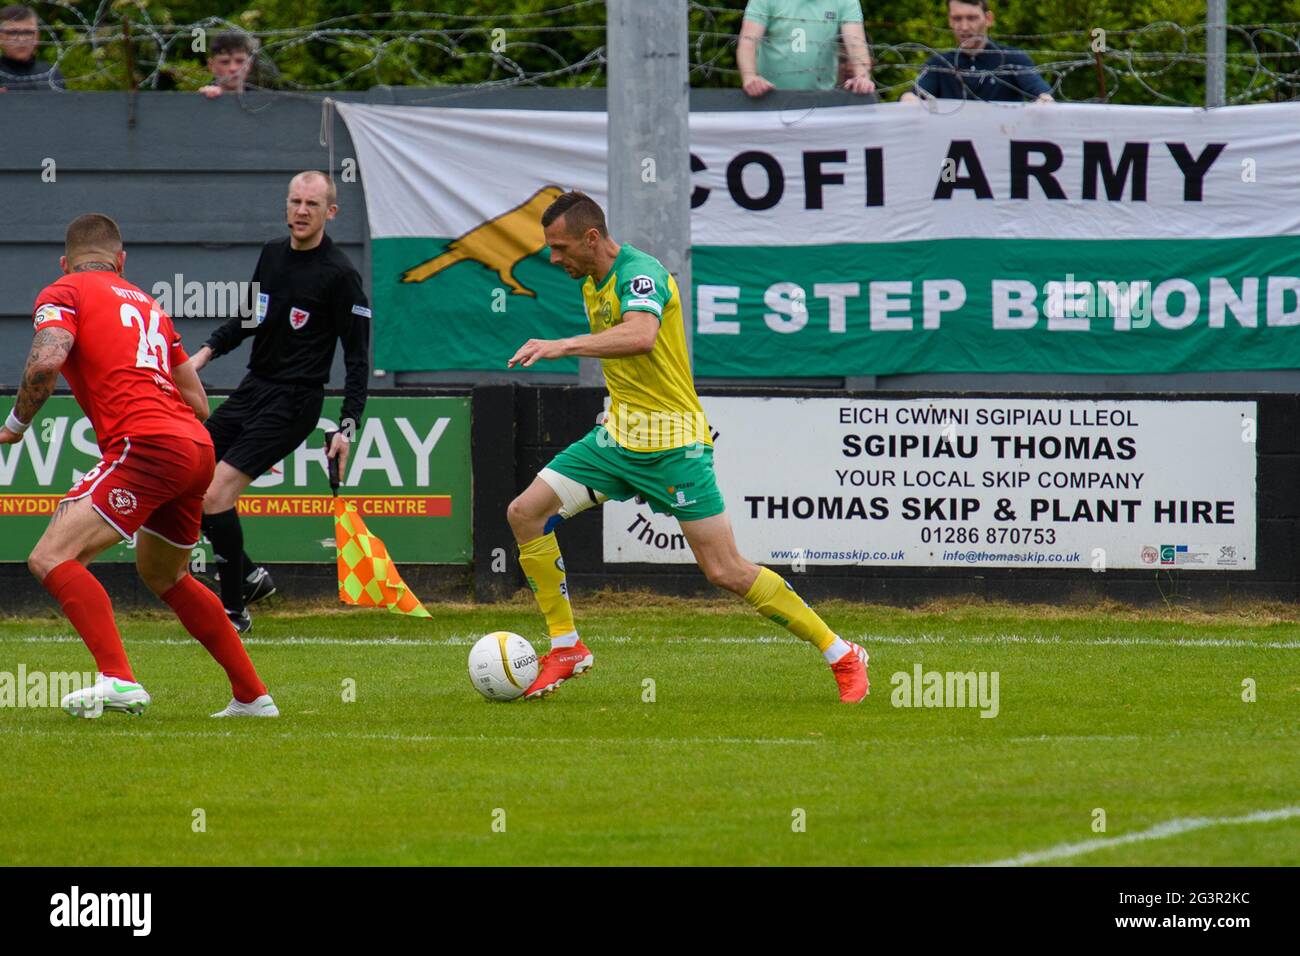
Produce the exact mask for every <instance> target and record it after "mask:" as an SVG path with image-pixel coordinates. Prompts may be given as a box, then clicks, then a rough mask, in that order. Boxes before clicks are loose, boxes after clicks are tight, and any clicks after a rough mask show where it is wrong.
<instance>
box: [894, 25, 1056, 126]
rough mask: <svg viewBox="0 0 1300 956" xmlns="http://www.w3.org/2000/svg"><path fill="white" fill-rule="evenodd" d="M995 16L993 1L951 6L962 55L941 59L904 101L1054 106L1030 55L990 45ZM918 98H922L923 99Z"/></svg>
mask: <svg viewBox="0 0 1300 956" xmlns="http://www.w3.org/2000/svg"><path fill="white" fill-rule="evenodd" d="M992 26H993V10H992V9H991V8H990V6H989V0H950V2H949V4H948V27H949V29H951V30H952V33H953V36H954V37H955V38H956V40H957V49H955V50H950V51H949V52H947V53H936V54H934V55H933V56H931V57H930V58H929V59H928V60H926V61H925V67H924V69H923V70H922V71H921V74H920V75H919V76H918V77H917V78H916V84H915V85H916V92H915V93H914V92H907V93H904V94H903V95H902V96H901V97H899V100H900V102H903V103H914V102H917V101H918V100H919V99H920V98H921V97H926V98H930V99H949V100H985V101H993V102H1011V103H1017V102H1022V101H1024V100H1026V99H1029V100H1036V101H1038V102H1042V103H1051V102H1053V100H1052V93H1051V88H1050V87H1049V86H1048V85H1047V84H1046V83H1045V82H1043V78H1042V77H1041V76H1039V74H1038V67H1036V66H1035V65H1034V61H1033V60H1031V59H1030V58H1029V54H1027V53H1025V51H1024V50H1017V49H1016V48H1015V47H1010V46H1003V45H1002V44H1000V43H995V42H994V41H993V40H991V39H989V28H990V27H992ZM918 94H920V95H919V96H918Z"/></svg>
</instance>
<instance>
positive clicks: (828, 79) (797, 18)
mask: <svg viewBox="0 0 1300 956" xmlns="http://www.w3.org/2000/svg"><path fill="white" fill-rule="evenodd" d="M841 38H842V39H843V42H844V50H845V55H846V60H847V63H848V69H849V73H850V76H849V78H848V79H847V80H845V81H844V89H846V90H848V91H849V92H850V93H871V92H873V91H874V90H875V88H876V85H875V83H873V82H872V80H871V52H870V50H868V48H867V35H866V32H865V30H864V29H863V26H862V7H861V6H860V5H859V3H858V0H749V2H748V3H747V4H746V5H745V19H744V22H743V23H742V24H741V27H740V40H739V42H738V44H737V46H736V65H737V66H738V67H740V81H741V84H742V85H743V87H744V89H745V92H746V93H748V94H749V95H750V96H762V95H764V94H765V93H767V92H768V91H770V90H774V89H778V90H830V89H834V88H835V86H836V81H837V79H838V73H839V62H838V50H839V44H838V42H837V41H838V40H839V39H841Z"/></svg>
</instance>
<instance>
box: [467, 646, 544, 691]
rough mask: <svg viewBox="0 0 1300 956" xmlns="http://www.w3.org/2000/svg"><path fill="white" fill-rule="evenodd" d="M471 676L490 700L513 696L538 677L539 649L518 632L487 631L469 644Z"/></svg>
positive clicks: (477, 688) (477, 686) (526, 687)
mask: <svg viewBox="0 0 1300 956" xmlns="http://www.w3.org/2000/svg"><path fill="white" fill-rule="evenodd" d="M469 679H470V681H471V682H472V683H473V684H474V689H475V690H476V691H478V692H479V693H480V694H482V695H483V696H484V697H486V698H487V699H488V700H514V699H515V698H516V697H520V696H522V695H523V692H524V691H526V690H527V689H528V686H529V685H530V684H532V682H533V681H535V680H536V679H537V652H536V651H535V650H533V645H531V644H529V643H528V641H526V640H524V639H523V638H522V637H520V636H519V635H518V634H512V633H510V632H509V631H493V632H492V633H491V634H485V635H484V636H483V637H480V638H479V639H478V642H477V643H476V644H475V645H474V646H473V647H472V648H470V651H469Z"/></svg>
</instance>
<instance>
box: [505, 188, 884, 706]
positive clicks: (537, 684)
mask: <svg viewBox="0 0 1300 956" xmlns="http://www.w3.org/2000/svg"><path fill="white" fill-rule="evenodd" d="M542 227H543V229H544V231H545V236H546V243H547V245H548V246H550V249H551V262H552V263H554V264H556V265H560V266H563V267H564V269H565V271H566V272H568V273H569V275H571V276H572V277H573V278H575V279H582V280H583V283H582V298H583V301H584V303H585V305H586V309H587V317H588V320H589V322H590V325H591V334H590V335H576V336H574V337H572V338H567V339H529V340H528V341H527V342H525V343H524V344H523V345H522V346H521V347H520V349H519V351H517V352H516V353H515V354H514V357H513V358H511V359H510V361H509V363H508V366H509V367H511V368H513V367H514V366H516V365H519V366H522V367H524V368H527V367H528V366H530V365H532V364H533V363H535V362H537V361H539V360H540V359H554V358H562V357H564V356H567V355H576V356H585V357H590V358H599V359H600V360H601V367H602V368H603V369H604V372H605V381H606V383H607V384H608V386H609V397H610V409H609V415H608V417H607V418H606V420H605V421H604V422H603V423H602V424H599V425H597V426H596V427H595V428H594V429H593V430H592V431H591V432H590V433H588V434H587V436H586V437H584V438H583V439H581V440H580V441H577V442H574V443H573V444H572V445H570V446H569V447H568V448H566V449H565V450H564V451H562V452H560V454H558V455H557V456H555V458H554V459H553V460H552V461H551V463H550V464H549V465H547V466H546V467H545V468H543V469H542V470H541V471H540V472H539V473H538V475H537V477H536V478H535V479H533V483H532V484H531V485H529V486H528V488H527V490H526V491H524V493H523V494H521V495H520V496H519V497H518V498H516V499H515V500H514V501H512V502H511V503H510V507H509V509H508V510H507V518H508V519H509V521H510V527H511V529H513V531H514V534H515V540H516V541H518V543H519V564H520V567H522V568H523V570H524V574H525V575H526V576H527V578H528V583H529V585H530V586H531V587H532V589H533V593H534V594H536V596H537V603H538V604H539V605H540V606H541V610H542V614H543V615H545V617H546V624H547V627H548V629H549V631H550V636H551V652H550V653H549V654H546V655H544V656H543V657H542V660H541V669H540V671H539V673H538V675H537V680H536V681H534V682H533V684H532V685H531V686H530V687H529V688H528V690H527V691H526V692H525V696H526V697H528V698H530V699H533V698H537V697H541V696H543V695H545V694H548V693H550V692H551V691H553V690H555V688H556V687H558V686H559V685H560V684H562V683H564V681H566V680H568V679H569V678H570V677H577V676H579V675H580V674H582V673H583V672H584V671H586V670H587V669H588V668H590V667H591V664H592V659H593V658H592V654H591V651H590V650H589V649H588V648H587V646H586V645H585V644H583V643H582V640H581V639H580V638H579V637H578V630H577V628H576V627H575V626H574V623H573V609H572V607H571V606H570V604H569V589H568V586H567V584H566V583H565V575H564V559H563V558H562V557H561V556H560V546H559V544H558V543H557V542H556V539H555V532H554V531H553V530H551V529H552V527H553V526H554V519H555V516H556V515H559V516H561V517H562V518H567V517H572V516H573V515H575V514H577V513H578V512H580V511H583V510H585V509H587V508H590V507H592V506H594V505H597V504H600V503H602V502H604V501H607V500H609V499H610V498H613V499H614V500H616V501H626V500H627V499H628V498H631V497H633V496H634V495H638V496H640V497H641V498H643V499H644V500H645V501H646V503H647V504H649V505H650V507H651V508H652V509H653V510H654V511H656V512H658V513H660V514H668V515H672V516H673V517H675V518H676V519H677V521H678V523H679V524H680V525H681V528H682V534H683V535H685V536H686V540H687V542H688V543H689V544H690V546H691V551H692V552H693V553H694V554H695V560H696V561H697V562H699V565H700V568H701V569H702V570H703V571H704V574H705V577H707V578H708V579H709V581H710V582H711V583H713V584H716V585H717V586H718V587H721V588H726V589H727V590H728V591H734V592H735V593H736V594H739V595H740V596H742V597H743V598H744V599H745V601H746V602H748V603H749V604H750V605H751V606H752V607H753V608H754V610H756V611H758V613H760V614H762V615H763V616H764V617H766V618H769V619H770V620H773V621H776V622H777V623H778V624H780V625H781V626H783V627H785V628H786V629H787V630H789V631H790V632H791V633H792V634H794V635H795V636H796V637H798V638H801V639H802V640H805V641H808V642H809V643H810V644H813V645H815V646H816V648H817V649H818V650H819V651H821V652H822V655H823V656H824V657H825V659H826V662H827V663H828V664H830V667H831V671H832V673H833V674H834V675H835V680H836V683H837V684H838V685H839V692H840V700H842V701H844V702H845V703H850V704H856V703H858V702H859V701H861V700H862V699H863V698H864V697H866V696H867V693H868V690H869V684H868V681H867V652H866V651H865V650H863V649H862V648H861V647H859V646H858V645H857V644H854V643H851V642H849V641H845V640H843V639H842V638H840V637H839V636H838V635H837V634H835V632H834V631H832V630H831V629H830V628H829V627H827V626H826V623H825V622H824V621H823V620H822V619H821V618H820V617H818V616H817V612H816V611H814V610H813V609H812V608H810V607H809V606H808V605H807V604H805V603H804V602H803V599H802V598H800V597H799V595H798V594H796V593H795V592H794V589H793V588H791V587H790V585H789V584H787V583H786V581H785V580H784V579H783V578H782V577H781V576H780V575H779V574H777V573H776V572H775V571H773V570H771V569H770V568H763V567H759V566H758V565H756V564H754V563H752V562H750V561H747V560H745V558H743V557H742V556H741V554H740V552H739V551H737V550H736V539H735V537H734V536H733V535H732V532H731V523H730V521H728V519H727V516H726V514H725V507H724V505H723V501H722V494H721V492H719V491H718V485H717V482H716V480H715V479H714V475H713V441H712V435H711V433H710V431H709V426H708V422H707V421H706V420H705V418H704V410H703V409H702V408H701V407H700V400H699V397H698V396H697V395H696V394H695V383H694V381H693V380H692V378H691V370H690V364H689V362H688V360H687V356H686V334H685V326H684V325H683V323H682V307H681V297H680V296H679V294H678V291H677V283H676V282H675V281H674V280H673V277H672V276H671V275H669V273H668V271H667V270H666V269H665V268H664V267H663V266H662V265H661V264H660V263H659V260H657V259H655V258H654V257H653V256H649V255H647V254H646V253H644V252H642V251H641V250H639V249H635V248H633V247H632V246H630V245H628V244H627V243H623V244H622V245H620V244H619V243H617V242H615V241H614V240H613V239H612V238H611V237H610V235H609V231H608V229H607V228H606V226H605V214H604V213H603V212H602V211H601V208H600V206H598V205H597V204H596V203H595V201H593V200H592V199H591V198H590V197H589V196H587V195H585V194H583V193H579V192H569V193H565V194H563V195H562V196H560V197H559V198H558V199H556V200H555V202H553V203H552V204H551V206H550V207H549V208H548V209H547V210H546V212H545V213H543V214H542Z"/></svg>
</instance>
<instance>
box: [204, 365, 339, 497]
mask: <svg viewBox="0 0 1300 956" xmlns="http://www.w3.org/2000/svg"><path fill="white" fill-rule="evenodd" d="M324 403H325V388H324V386H321V385H288V384H284V383H281V382H268V381H266V380H265V379H261V378H258V377H257V376H255V375H247V376H245V377H244V380H243V381H242V382H240V383H239V388H237V389H235V391H234V393H233V394H232V395H231V396H230V397H229V398H227V399H226V400H225V401H224V402H222V403H221V405H219V406H218V407H217V410H216V411H214V412H213V413H212V414H211V415H210V416H209V417H208V420H207V421H206V422H204V424H205V425H206V426H207V428H208V434H209V435H211V436H212V444H213V447H214V450H215V452H216V456H217V461H219V462H220V461H224V462H225V463H226V464H227V465H229V466H230V467H232V468H236V469H238V470H239V471H242V472H243V473H244V474H246V475H249V476H251V477H253V478H257V477H258V476H259V475H261V474H263V473H264V472H265V471H267V470H268V469H269V468H270V467H271V466H272V465H274V464H275V463H276V462H277V461H279V460H280V459H282V458H284V457H285V456H286V455H288V454H290V453H291V452H292V451H293V450H294V449H295V448H297V447H298V446H299V445H300V444H302V442H303V440H304V439H306V438H307V437H308V436H309V435H311V433H312V432H313V431H315V430H316V424H317V423H318V422H319V421H320V411H321V406H322V405H324Z"/></svg>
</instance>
